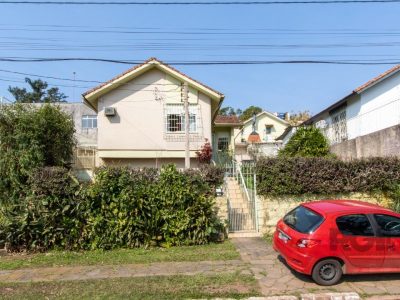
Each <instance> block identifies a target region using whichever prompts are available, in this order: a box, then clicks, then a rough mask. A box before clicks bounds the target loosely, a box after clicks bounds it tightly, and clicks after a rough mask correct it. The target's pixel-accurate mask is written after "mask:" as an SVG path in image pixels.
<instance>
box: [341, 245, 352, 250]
mask: <svg viewBox="0 0 400 300" xmlns="http://www.w3.org/2000/svg"><path fill="white" fill-rule="evenodd" d="M343 248H344V249H347V250H348V249H351V246H350V245H349V244H343Z"/></svg>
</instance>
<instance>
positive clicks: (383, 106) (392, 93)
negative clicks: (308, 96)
mask: <svg viewBox="0 0 400 300" xmlns="http://www.w3.org/2000/svg"><path fill="white" fill-rule="evenodd" d="M343 109H345V110H346V126H347V138H348V139H349V140H351V139H354V138H357V137H359V136H364V135H367V134H370V133H373V132H376V131H379V130H382V129H385V128H388V127H392V126H395V125H398V124H400V73H397V74H394V75H393V76H391V77H389V78H386V79H385V80H383V81H381V82H379V83H377V84H375V85H374V86H372V87H370V88H368V89H367V90H365V91H364V92H361V93H360V94H359V95H353V96H351V97H349V98H348V100H347V106H346V108H343ZM320 120H325V122H326V125H327V128H326V129H325V130H326V132H327V134H328V137H329V136H330V135H332V131H333V130H332V118H331V115H330V114H329V112H325V113H324V114H322V115H321V116H320V117H319V118H318V119H317V120H315V121H314V123H317V122H318V121H320Z"/></svg>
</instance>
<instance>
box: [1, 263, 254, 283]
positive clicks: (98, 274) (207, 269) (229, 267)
mask: <svg viewBox="0 0 400 300" xmlns="http://www.w3.org/2000/svg"><path fill="white" fill-rule="evenodd" d="M234 272H242V274H251V273H250V271H249V269H248V266H247V265H246V264H245V263H244V262H242V261H240V260H228V261H201V262H166V263H151V264H131V265H111V266H75V267H53V268H37V269H19V270H5V271H1V270H0V282H38V281H62V280H89V279H105V278H122V277H145V276H168V275H196V274H205V275H208V274H219V273H234Z"/></svg>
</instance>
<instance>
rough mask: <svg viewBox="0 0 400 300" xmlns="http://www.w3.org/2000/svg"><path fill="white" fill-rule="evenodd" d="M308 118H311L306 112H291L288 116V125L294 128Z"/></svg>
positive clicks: (308, 112)
mask: <svg viewBox="0 0 400 300" xmlns="http://www.w3.org/2000/svg"><path fill="white" fill-rule="evenodd" d="M309 118H311V113H310V111H308V110H305V111H299V112H297V113H293V112H292V113H291V114H290V119H289V123H290V125H292V126H296V125H299V124H301V123H303V122H304V121H307V120H308V119H309Z"/></svg>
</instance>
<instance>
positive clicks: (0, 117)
mask: <svg viewBox="0 0 400 300" xmlns="http://www.w3.org/2000/svg"><path fill="white" fill-rule="evenodd" d="M74 133H75V126H74V122H73V120H72V118H71V117H70V116H69V115H68V114H67V113H65V112H63V111H62V110H61V109H60V108H59V107H58V106H56V105H51V104H45V105H43V106H40V107H34V106H31V105H29V104H13V105H6V106H4V107H3V108H2V109H1V110H0V174H3V176H0V203H1V202H2V200H4V199H6V200H7V199H13V198H14V197H15V198H18V197H19V196H20V195H21V194H22V195H23V194H24V192H25V190H26V188H25V187H26V184H27V182H28V180H29V178H31V177H32V176H33V174H34V173H35V170H37V168H41V167H46V166H60V167H69V166H70V163H71V160H72V155H73V147H74V146H75V138H74ZM4 174H6V176H4ZM2 198H3V199H2Z"/></svg>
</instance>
